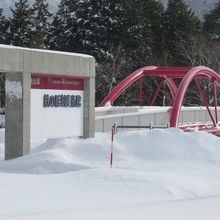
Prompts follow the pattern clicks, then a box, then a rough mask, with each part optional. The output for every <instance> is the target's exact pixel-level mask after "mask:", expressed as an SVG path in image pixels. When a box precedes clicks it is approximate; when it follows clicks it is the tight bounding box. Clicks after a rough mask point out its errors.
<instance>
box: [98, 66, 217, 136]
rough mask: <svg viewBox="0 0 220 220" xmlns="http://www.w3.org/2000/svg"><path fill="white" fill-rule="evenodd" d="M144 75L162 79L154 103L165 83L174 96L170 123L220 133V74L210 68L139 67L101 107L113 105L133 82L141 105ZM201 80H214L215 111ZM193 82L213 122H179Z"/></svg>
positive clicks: (111, 93) (185, 127)
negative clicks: (219, 85) (189, 123)
mask: <svg viewBox="0 0 220 220" xmlns="http://www.w3.org/2000/svg"><path fill="white" fill-rule="evenodd" d="M145 77H159V78H160V81H159V83H158V85H157V89H156V91H155V93H154V96H153V98H152V100H151V102H150V105H151V106H154V105H155V102H156V99H157V98H158V95H159V92H160V91H161V89H162V87H163V85H164V83H166V85H167V86H168V88H169V90H170V93H171V98H172V110H171V114H170V126H171V127H180V128H181V129H183V130H184V131H188V130H191V129H193V128H195V127H196V128H197V129H199V130H205V131H207V132H210V133H214V134H217V135H220V129H219V128H218V109H217V105H218V104H217V94H216V91H217V89H216V88H217V85H218V84H220V76H219V75H218V74H217V73H216V72H215V71H213V70H211V69H210V68H208V67H204V66H198V67H156V66H148V67H143V68H141V69H138V70H136V71H135V72H133V73H132V74H130V75H129V76H128V77H126V78H125V79H124V80H123V81H121V82H120V83H119V84H118V85H117V86H116V87H115V88H114V89H113V90H112V91H111V92H110V93H109V95H108V96H107V97H106V98H105V99H104V100H103V101H102V103H101V105H100V106H106V105H107V104H111V105H113V103H114V101H115V100H116V99H117V98H118V97H119V96H120V95H121V94H122V93H123V92H124V91H125V90H126V89H127V88H129V87H130V86H131V85H133V84H134V83H135V82H137V81H139V105H140V106H141V105H142V100H143V97H142V93H143V79H144V78H145ZM176 79H179V80H181V82H180V84H177V83H176ZM201 79H210V80H211V81H212V84H213V86H212V99H213V102H212V103H213V105H214V109H215V111H214V114H213V113H212V112H211V110H210V106H209V102H208V100H207V98H206V95H205V91H204V88H203V86H202V85H201ZM192 82H194V83H195V85H196V87H197V90H198V93H199V94H200V97H201V99H202V101H203V104H204V106H205V107H206V109H207V112H208V115H209V116H210V119H211V123H210V124H207V123H206V124H200V125H199V126H198V125H184V126H183V125H181V126H180V125H178V119H179V116H180V112H181V106H182V105H183V101H184V97H185V94H186V92H187V90H188V89H189V86H190V84H191V83H192Z"/></svg>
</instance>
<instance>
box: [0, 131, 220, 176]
mask: <svg viewBox="0 0 220 220" xmlns="http://www.w3.org/2000/svg"><path fill="white" fill-rule="evenodd" d="M0 136H1V143H0V154H1V157H2V158H3V153H4V150H3V148H4V144H3V138H2V137H3V136H4V130H3V129H0ZM110 144H111V143H110V134H106V133H97V134H96V138H92V139H87V140H82V139H77V138H66V139H50V140H32V149H31V154H30V155H27V156H24V157H21V158H18V159H14V160H10V161H3V160H2V161H0V172H10V173H30V174H52V173H64V172H70V171H78V170H82V169H91V168H103V167H105V168H108V166H109V153H110V152H109V151H110ZM219 146H220V138H219V137H216V136H213V135H211V134H208V133H205V132H192V133H184V132H182V131H181V130H179V129H172V128H171V129H164V130H148V131H147V130H142V131H132V132H121V133H120V132H119V133H117V134H116V136H115V144H114V163H113V166H114V167H115V168H129V169H132V170H136V169H139V170H146V171H149V170H163V169H172V170H173V169H183V168H190V169H199V168H207V167H218V166H219V165H220V147H219Z"/></svg>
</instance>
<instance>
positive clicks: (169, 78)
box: [100, 66, 191, 106]
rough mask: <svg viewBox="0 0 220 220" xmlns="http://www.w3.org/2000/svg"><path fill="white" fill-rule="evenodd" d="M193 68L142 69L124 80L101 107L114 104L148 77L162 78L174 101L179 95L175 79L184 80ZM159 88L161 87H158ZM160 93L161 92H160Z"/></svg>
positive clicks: (154, 67) (155, 67)
mask: <svg viewBox="0 0 220 220" xmlns="http://www.w3.org/2000/svg"><path fill="white" fill-rule="evenodd" d="M190 69H191V68H190V67H175V68H173V67H157V66H147V67H143V68H140V69H138V70H136V71H134V72H133V73H131V74H130V75H129V76H127V77H126V78H125V79H124V80H122V81H121V82H120V83H119V84H118V85H117V86H116V87H115V88H114V89H113V90H112V91H111V92H110V93H109V94H108V96H106V98H105V99H104V100H103V101H102V102H101V104H100V106H106V105H107V104H113V103H114V101H115V100H116V99H117V98H118V97H119V96H120V95H121V94H122V93H123V92H124V91H125V90H126V89H127V88H128V87H130V86H131V85H132V84H133V83H135V82H136V81H138V80H141V79H143V78H144V77H147V76H152V77H156V76H158V77H160V78H161V80H162V81H163V82H165V83H166V84H167V85H168V88H169V90H170V93H171V95H172V98H173V100H174V98H175V96H176V93H177V86H176V84H175V82H174V80H173V79H174V78H182V77H183V76H184V75H185V74H186V73H187V72H188V71H189V70H190ZM158 88H159V86H158ZM158 92H159V91H158Z"/></svg>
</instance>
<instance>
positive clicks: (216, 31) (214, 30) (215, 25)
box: [203, 1, 220, 40]
mask: <svg viewBox="0 0 220 220" xmlns="http://www.w3.org/2000/svg"><path fill="white" fill-rule="evenodd" d="M204 19H205V21H204V23H203V29H204V31H205V33H207V34H208V36H209V38H210V39H213V40H219V39H220V1H219V2H217V3H216V5H215V8H214V9H213V10H212V11H210V13H209V14H207V15H205V16H204Z"/></svg>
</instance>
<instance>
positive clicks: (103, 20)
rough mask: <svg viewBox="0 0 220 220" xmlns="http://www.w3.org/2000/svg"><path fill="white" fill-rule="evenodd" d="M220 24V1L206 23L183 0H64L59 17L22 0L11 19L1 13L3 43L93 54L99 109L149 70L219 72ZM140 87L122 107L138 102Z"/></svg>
mask: <svg viewBox="0 0 220 220" xmlns="http://www.w3.org/2000/svg"><path fill="white" fill-rule="evenodd" d="M219 21H220V2H218V3H217V4H216V6H215V8H214V9H213V10H212V11H211V12H209V14H207V15H205V16H204V20H203V21H201V20H199V19H198V18H197V17H196V15H195V14H194V12H193V11H192V9H190V8H189V7H188V6H187V5H186V4H185V3H184V1H183V0H169V1H168V5H167V7H166V8H165V7H164V6H163V4H162V3H161V2H160V1H157V0H126V1H121V0H114V1H112V0H61V2H60V4H59V5H58V10H57V11H56V12H53V13H52V12H51V11H50V10H49V7H48V2H47V1H46V0H35V1H34V3H33V4H32V5H30V4H29V3H28V0H18V1H17V2H16V3H15V5H14V7H13V8H11V16H10V17H9V18H7V17H5V16H4V13H3V9H0V43H2V44H9V45H14V46H22V47H32V48H41V49H51V50H59V51H67V52H78V53H85V54H90V55H93V56H94V57H95V59H96V62H97V64H96V104H97V105H98V104H99V103H100V102H101V101H102V99H103V98H104V97H105V96H106V95H107V94H108V93H109V92H110V91H111V89H112V88H113V87H114V86H115V85H117V84H118V82H120V81H121V80H122V79H123V78H125V76H127V75H128V74H129V73H131V72H132V71H134V70H136V69H138V68H140V67H143V66H148V65H156V66H197V65H206V66H209V67H210V68H212V69H214V70H216V71H218V70H219V62H220V61H219V60H220V59H219V58H220V50H219V40H220V22H219ZM156 83H157V80H154V81H153V82H152V79H146V80H145V81H144V87H145V88H146V90H147V91H145V92H146V93H147V92H148V93H150V94H151V93H153V92H154V89H155V85H156ZM137 87H138V85H134V86H133V88H130V89H129V90H127V91H126V93H124V94H123V95H122V96H121V97H120V99H119V100H118V103H119V104H135V103H137V99H138V97H137V96H138V95H137V94H136V93H134V89H135V88H137ZM164 93H166V88H164ZM144 97H145V99H146V100H144V104H149V103H148V102H149V100H148V99H147V97H148V96H147V95H145V96H144ZM159 102H160V101H159ZM158 104H160V103H158Z"/></svg>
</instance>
